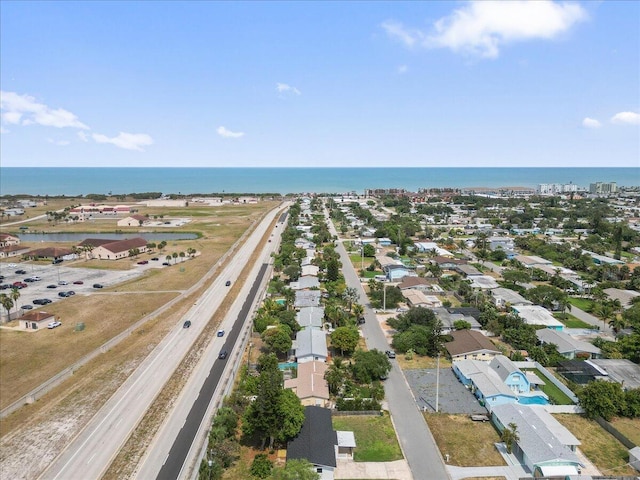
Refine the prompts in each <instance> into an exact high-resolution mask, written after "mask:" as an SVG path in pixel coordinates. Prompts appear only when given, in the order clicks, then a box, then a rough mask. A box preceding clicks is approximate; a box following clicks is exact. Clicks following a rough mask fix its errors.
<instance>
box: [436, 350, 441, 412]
mask: <svg viewBox="0 0 640 480" xmlns="http://www.w3.org/2000/svg"><path fill="white" fill-rule="evenodd" d="M439 400H440V353H439V352H438V364H437V366H436V413H438V401H439Z"/></svg>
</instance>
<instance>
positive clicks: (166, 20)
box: [0, 0, 640, 167]
mask: <svg viewBox="0 0 640 480" xmlns="http://www.w3.org/2000/svg"><path fill="white" fill-rule="evenodd" d="M0 90H1V93H0V99H1V101H0V104H1V105H0V106H1V112H0V115H1V125H0V132H1V135H0V166H2V167H18V166H24V167H49V166H53V167H84V166H87V167H89V166H110V167H347V166H349V167H393V166H398V167H465V166H474V167H511V166H523V167H524V166H532V167H556V166H557V167H613V166H619V167H636V166H640V113H639V112H640V2H638V1H606V2H596V1H585V2H559V1H558V2H552V1H545V0H539V1H533V2H528V1H516V0H512V1H508V2H497V3H496V2H492V1H479V2H475V1H471V2H466V1H458V2H446V1H439V2H418V1H411V2H401V1H393V2H385V1H373V2H367V1H354V2H347V1H336V2H312V1H298V2H296V1H282V2H269V1H261V2H249V1H246V2H217V1H216V2H206V1H195V2H186V1H181V2H170V1H161V2H153V1H144V2H142V1H137V2H127V1H117V2H116V1H106V2H99V1H90V2H86V1H80V2H60V1H45V2H37V1H22V0H21V1H15V0H2V1H1V2H0Z"/></svg>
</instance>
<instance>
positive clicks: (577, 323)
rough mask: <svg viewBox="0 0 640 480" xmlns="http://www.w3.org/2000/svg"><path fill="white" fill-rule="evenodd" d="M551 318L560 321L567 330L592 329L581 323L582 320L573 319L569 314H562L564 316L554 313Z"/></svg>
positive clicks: (590, 326)
mask: <svg viewBox="0 0 640 480" xmlns="http://www.w3.org/2000/svg"><path fill="white" fill-rule="evenodd" d="M553 316H554V317H555V318H557V319H558V320H560V321H561V322H562V323H563V324H564V326H565V327H567V328H586V329H591V328H593V326H592V325H589V324H588V323H586V322H583V321H582V320H580V319H579V318H576V317H574V316H573V315H571V314H570V313H564V314H563V313H555V314H554V315H553Z"/></svg>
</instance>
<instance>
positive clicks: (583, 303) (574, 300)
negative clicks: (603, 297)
mask: <svg viewBox="0 0 640 480" xmlns="http://www.w3.org/2000/svg"><path fill="white" fill-rule="evenodd" d="M569 303H571V305H573V306H574V307H578V308H579V309H580V310H584V311H585V312H588V311H590V310H591V306H592V304H593V302H592V301H591V300H589V299H588V298H579V297H569Z"/></svg>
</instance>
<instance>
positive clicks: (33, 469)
mask: <svg viewBox="0 0 640 480" xmlns="http://www.w3.org/2000/svg"><path fill="white" fill-rule="evenodd" d="M273 206H275V203H272V202H262V203H259V204H257V205H243V206H237V207H235V206H225V207H224V212H223V214H220V215H217V214H216V211H218V212H219V211H221V210H223V209H222V208H219V207H218V208H211V209H206V208H202V207H199V208H198V209H194V210H193V211H194V213H196V216H195V217H194V218H193V219H192V220H193V221H192V222H190V223H189V224H188V225H187V226H188V228H189V231H195V230H196V229H195V228H194V225H199V226H198V230H200V231H202V233H203V235H202V237H201V238H198V239H196V240H189V241H181V242H172V243H170V244H169V245H168V246H167V248H166V249H165V251H168V252H169V253H170V252H171V251H178V252H179V251H185V250H186V249H187V248H189V247H191V248H195V249H197V250H198V251H199V252H201V255H199V256H198V257H196V258H194V259H193V260H190V261H189V262H186V263H185V264H184V265H183V267H184V270H183V271H181V269H180V266H179V265H176V266H171V267H167V268H165V269H151V268H150V269H148V270H146V271H145V272H144V275H143V276H142V277H141V278H140V279H139V280H137V281H136V280H133V281H130V282H127V283H124V284H119V285H117V286H114V287H113V288H111V289H104V291H101V292H100V294H96V295H90V296H87V297H84V298H81V297H78V296H76V297H75V298H70V299H65V300H64V301H62V302H59V303H58V304H52V305H48V306H47V307H48V308H47V310H52V309H53V308H54V307H55V308H59V309H60V310H59V311H56V314H59V315H60V316H61V317H62V318H63V327H65V326H67V325H68V326H69V328H68V330H66V331H65V328H62V327H61V328H58V329H55V330H51V331H42V332H37V333H31V334H26V333H20V332H6V331H3V332H1V333H0V335H2V336H0V359H1V360H2V361H1V362H0V380H1V382H0V388H1V389H2V392H3V394H2V402H3V404H6V403H5V402H7V401H8V400H5V397H6V396H8V397H15V398H17V397H19V396H20V395H19V394H18V391H17V389H18V388H19V389H20V390H22V391H23V392H26V391H29V390H31V389H32V388H34V387H35V386H37V384H39V382H41V380H40V378H41V377H47V375H46V374H44V373H39V371H40V370H42V371H44V370H46V369H49V370H51V371H55V372H54V373H56V372H57V371H60V370H62V369H63V368H65V367H66V366H67V365H68V363H69V362H73V361H74V359H75V358H80V357H81V356H82V355H84V354H85V353H86V352H87V351H90V348H91V347H92V346H94V345H100V344H101V343H102V342H101V340H102V339H105V338H106V339H108V338H111V336H113V335H115V334H117V333H119V331H120V330H121V329H122V328H125V327H126V326H128V325H130V323H131V322H132V321H134V320H138V319H139V318H141V316H142V315H143V314H144V313H149V312H152V311H153V310H154V309H155V308H157V306H159V305H161V304H163V303H164V302H166V301H167V300H168V299H171V298H174V297H175V296H176V295H178V294H179V293H178V292H175V291H171V290H183V289H186V288H188V287H189V286H191V285H193V284H194V283H195V282H197V281H198V280H199V279H200V278H201V277H202V276H203V275H205V274H206V273H207V272H208V271H209V269H210V268H211V267H212V266H213V265H215V263H216V262H217V260H218V259H219V258H220V257H221V256H222V255H223V254H224V252H226V251H227V249H228V248H229V247H230V246H231V245H232V244H233V242H235V240H236V239H238V238H239V237H240V235H241V234H242V233H243V232H244V231H245V230H246V229H247V228H248V227H250V226H251V225H252V224H253V223H254V222H255V221H256V220H258V219H259V218H260V217H261V216H262V215H263V214H264V212H266V211H267V210H269V209H270V208H272V207H273ZM187 210H189V209H181V210H180V211H179V212H180V216H181V217H185V216H187V215H188V212H187ZM207 210H208V212H209V216H206V215H205V214H204V213H205V211H207ZM231 210H233V212H232V211H231ZM164 214H165V215H166V212H165V213H164ZM43 226H44V227H48V225H46V224H45V225H43ZM65 227H66V226H65ZM71 227H72V228H73V229H75V228H77V227H78V225H72V226H71ZM80 227H84V228H81V229H80V230H79V231H87V228H86V227H87V225H85V224H82V225H80ZM94 227H96V226H95V225H94ZM51 230H53V227H51ZM56 230H62V229H61V226H60V225H59V226H57V227H56ZM63 231H73V230H67V229H64V230H63ZM88 236H89V235H88ZM165 255H166V253H165ZM149 256H151V255H149ZM13 261H14V262H15V260H13ZM120 262H122V263H121V265H122V266H123V268H125V269H128V268H130V267H132V265H134V264H135V262H132V261H131V260H130V259H128V260H124V261H118V262H113V263H111V262H109V263H106V264H105V265H106V266H108V267H109V269H110V270H111V269H113V268H112V267H114V266H115V265H116V264H117V263H120ZM96 263H97V264H96ZM101 263H102V262H94V261H90V262H85V261H80V262H78V263H77V266H79V267H83V268H84V267H87V268H92V267H94V268H99V267H100V264H101ZM134 268H137V267H134ZM118 269H119V268H116V269H115V270H118ZM196 295H197V292H196V293H195V294H194V295H193V297H195V296H196ZM193 297H191V298H184V299H183V300H181V301H180V302H179V303H178V304H176V305H174V306H173V307H172V308H171V309H170V310H169V311H167V312H165V314H163V315H161V316H160V317H158V318H154V319H152V320H150V321H149V322H147V323H145V324H144V326H143V327H141V328H139V329H138V330H136V331H134V333H133V334H132V335H130V336H129V337H128V338H127V339H125V340H124V341H123V342H122V343H120V344H118V345H117V346H116V347H114V348H113V349H111V350H110V351H108V352H106V353H104V354H102V355H100V356H99V357H97V358H96V359H95V360H93V361H92V362H90V363H89V364H87V365H85V366H84V367H83V368H81V369H80V370H78V371H77V372H76V373H75V374H74V375H73V376H72V377H71V378H70V379H68V380H67V381H65V382H64V383H63V384H61V385H60V386H58V387H57V388H55V389H54V390H52V391H51V392H49V393H48V394H47V395H45V396H44V397H42V398H41V399H40V400H38V401H37V402H36V403H34V404H32V405H28V406H25V407H23V408H21V409H20V410H18V411H17V412H15V413H14V414H12V415H10V416H9V417H7V418H5V419H3V421H2V422H1V423H0V452H1V453H0V464H1V466H2V471H3V475H4V474H6V475H8V477H7V478H35V477H37V475H38V472H41V471H42V469H43V468H44V467H45V466H46V465H47V464H48V463H49V462H50V461H51V460H52V458H54V457H55V456H56V455H57V454H58V453H59V452H60V450H61V449H62V448H63V447H64V445H66V443H68V441H69V440H70V439H71V438H73V436H75V435H76V434H77V433H78V431H79V429H80V428H82V426H83V425H84V424H85V423H86V421H88V420H89V419H90V418H91V416H92V415H93V414H94V413H95V412H96V411H97V410H98V409H99V408H100V406H101V405H102V404H103V403H104V401H106V399H108V398H109V397H110V396H111V395H112V394H113V393H114V392H115V390H116V389H117V388H118V387H119V386H120V385H121V383H122V382H123V381H124V380H125V379H126V378H127V376H128V375H129V374H130V373H131V372H132V371H133V369H135V368H136V366H137V365H139V363H140V362H141V361H142V360H143V359H144V358H145V357H146V355H147V354H148V352H149V351H151V350H152V349H153V348H154V347H155V346H156V345H157V343H158V342H159V341H160V340H161V339H162V338H163V336H164V335H165V334H166V333H167V332H168V331H169V329H170V328H172V327H173V326H174V325H175V323H176V322H177V321H179V319H180V318H181V317H182V315H183V314H184V313H185V312H186V311H187V310H188V308H190V307H191V305H192V302H193ZM116 299H119V300H122V301H118V302H116V301H114V300H116ZM86 317H96V318H98V319H104V321H103V322H99V321H97V320H95V321H92V322H91V324H90V323H89V322H88V321H87V320H86ZM81 318H82V320H81ZM76 321H84V322H85V324H86V325H87V329H86V330H85V332H72V331H71V330H72V329H71V325H73V324H75V322H76ZM118 328H120V330H118ZM78 333H80V335H76V334H78ZM4 334H9V335H6V336H5V335H4ZM42 334H45V335H42ZM47 334H52V335H50V336H49V335H47ZM84 334H87V335H85V336H84V337H83V336H82V335H84ZM54 335H55V336H54ZM74 335H76V336H75V337H74ZM5 338H6V339H9V341H5ZM52 338H55V342H54V343H51V342H50V340H51V339H52ZM89 339H91V342H93V343H90V342H89ZM85 340H86V341H85ZM40 351H42V352H43V353H40ZM32 357H33V358H32ZM9 362H10V364H11V365H12V367H10V366H9ZM21 364H24V365H21ZM51 364H53V365H55V364H57V365H58V367H59V368H57V369H56V367H55V366H52V365H51ZM14 369H22V375H21V374H20V373H19V372H14V371H13V370H14ZM25 375H26V376H28V377H30V378H22V377H23V376H25ZM49 376H50V375H49ZM14 389H16V391H15V392H14V391H13V390H14ZM5 392H6V393H5Z"/></svg>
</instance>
